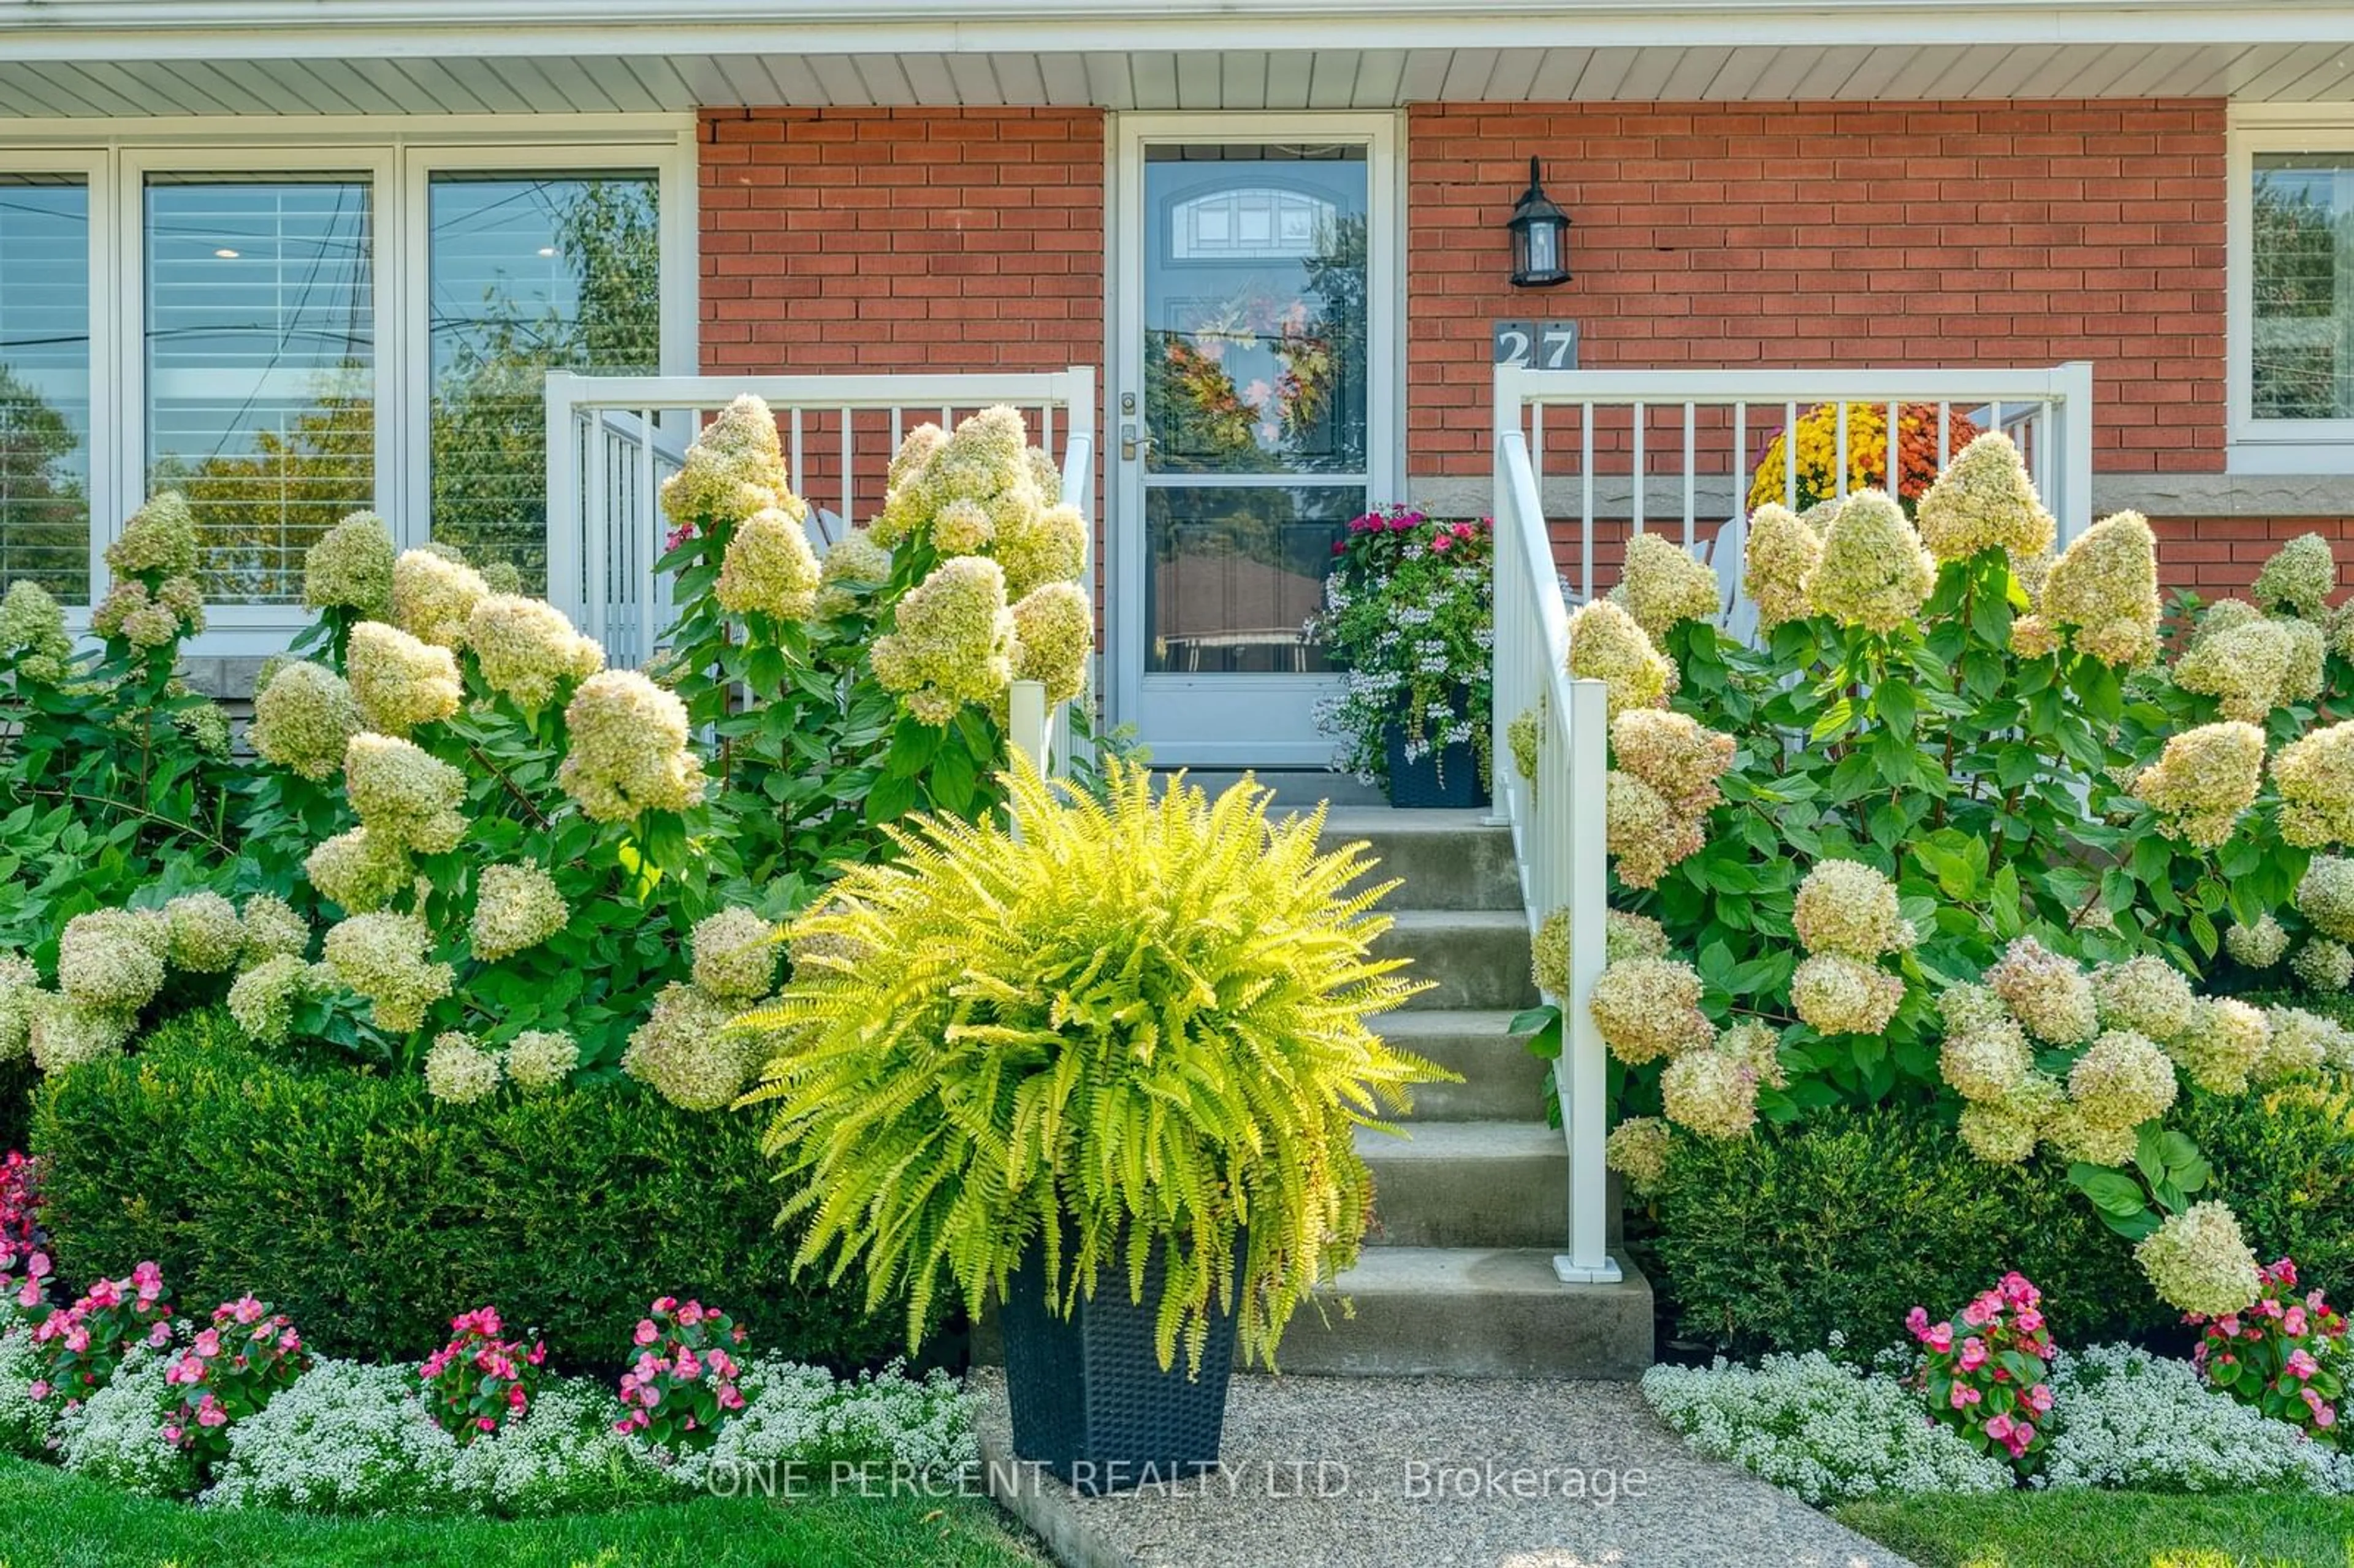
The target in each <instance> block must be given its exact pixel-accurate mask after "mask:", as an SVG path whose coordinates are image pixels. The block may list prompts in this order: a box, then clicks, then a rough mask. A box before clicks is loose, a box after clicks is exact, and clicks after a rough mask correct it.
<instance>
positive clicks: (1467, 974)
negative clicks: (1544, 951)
mask: <svg viewBox="0 0 2354 1568" xmlns="http://www.w3.org/2000/svg"><path fill="white" fill-rule="evenodd" d="M1390 914H1391V918H1392V919H1393V920H1394V922H1395V924H1394V925H1393V926H1392V927H1390V929H1389V930H1388V931H1387V932H1386V933H1384V935H1383V936H1382V937H1380V938H1377V939H1376V940H1375V941H1374V943H1373V951H1374V952H1375V953H1376V954H1378V955H1379V956H1381V957H1383V958H1404V959H1413V960H1414V961H1413V964H1412V965H1411V966H1410V967H1409V968H1408V969H1406V970H1405V973H1406V974H1407V975H1408V976H1410V977H1411V978H1413V979H1415V980H1430V981H1433V982H1435V983H1434V985H1433V987H1432V989H1431V990H1429V991H1425V992H1423V993H1422V994H1421V995H1420V996H1418V997H1416V998H1415V1000H1414V1001H1413V1003H1412V1004H1411V1005H1413V1006H1414V1007H1416V1008H1417V1009H1423V1008H1443V1009H1447V1010H1450V1011H1454V1010H1460V1009H1464V1008H1504V1009H1507V1010H1511V1011H1517V1010H1519V1009H1521V1008H1523V1007H1533V1006H1535V1005H1536V1001H1537V991H1536V987H1535V985H1534V984H1533V983H1532V982H1531V980H1529V923H1528V918H1527V916H1524V915H1522V912H1521V911H1520V910H1519V909H1518V908H1512V909H1419V908H1416V909H1398V910H1393V911H1391V912H1390Z"/></svg>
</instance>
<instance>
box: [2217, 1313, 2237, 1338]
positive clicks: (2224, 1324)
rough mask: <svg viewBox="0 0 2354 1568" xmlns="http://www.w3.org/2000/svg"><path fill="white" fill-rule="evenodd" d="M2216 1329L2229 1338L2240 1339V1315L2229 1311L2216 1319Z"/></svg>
mask: <svg viewBox="0 0 2354 1568" xmlns="http://www.w3.org/2000/svg"><path fill="white" fill-rule="evenodd" d="M2215 1331H2216V1332H2217V1333H2219V1334H2221V1335H2222V1336H2223V1337H2224V1338H2225V1339H2227V1340H2235V1339H2238V1338H2239V1337H2240V1319H2239V1317H2238V1315H2237V1314H2236V1313H2230V1312H2227V1313H2225V1314H2224V1315H2223V1316H2222V1317H2221V1318H2218V1319H2215Z"/></svg>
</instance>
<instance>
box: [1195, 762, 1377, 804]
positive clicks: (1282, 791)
mask: <svg viewBox="0 0 2354 1568" xmlns="http://www.w3.org/2000/svg"><path fill="white" fill-rule="evenodd" d="M1153 771H1154V772H1155V773H1157V774H1161V775H1162V776H1164V777H1165V776H1170V775H1173V774H1174V773H1175V772H1176V769H1175V768H1165V769H1164V768H1158V767H1156V768H1154V770H1153ZM1243 771H1244V770H1243V769H1242V768H1187V769H1186V770H1185V782H1186V783H1188V784H1191V785H1193V786H1194V787H1196V788H1198V789H1206V790H1208V791H1209V792H1210V794H1211V796H1212V797H1213V798H1214V797H1216V796H1217V795H1219V794H1220V793H1222V792H1224V791H1225V789H1227V788H1229V787H1230V786H1232V785H1234V784H1235V783H1236V782H1237V781H1239V780H1240V779H1241V778H1242V776H1243ZM1250 773H1251V776H1252V777H1253V778H1255V779H1257V780H1258V782H1259V783H1260V785H1261V786H1263V787H1264V788H1266V789H1269V790H1272V791H1273V792H1274V795H1275V809H1276V810H1277V811H1278V813H1280V812H1283V811H1306V810H1312V809H1313V808H1314V807H1315V805H1316V803H1317V802H1318V801H1320V800H1329V801H1331V803H1332V804H1333V805H1334V806H1378V807H1381V808H1382V809H1383V810H1387V809H1388V807H1389V803H1390V802H1389V797H1387V796H1386V795H1384V794H1383V793H1382V789H1381V786H1380V785H1378V784H1360V783H1359V782H1357V780H1356V779H1354V778H1352V776H1350V775H1349V774H1346V773H1335V772H1333V771H1332V770H1331V768H1252V769H1250Z"/></svg>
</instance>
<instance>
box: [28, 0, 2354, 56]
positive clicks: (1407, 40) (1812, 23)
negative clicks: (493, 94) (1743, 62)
mask: <svg viewBox="0 0 2354 1568" xmlns="http://www.w3.org/2000/svg"><path fill="white" fill-rule="evenodd" d="M1344 20H1345V22H1346V23H1347V26H1348V37H1349V41H1350V43H1351V45H1352V47H1355V48H1481V47H1492V48H1543V47H1549V46H1563V47H1576V48H1639V47H1643V46H1646V45H1658V44H1662V43H1673V44H1676V45H1679V46H1681V47H1686V48H1697V47H1722V48H1742V47H1747V46H1779V47H1799V46H1840V45H1846V46H1859V45H1861V46H1872V45H1904V46H1912V47H1925V46H1935V45H1994V46H2000V45H2012V46H2031V47H2032V46H2042V45H2051V46H2059V45H2067V44H2094V45H2109V44H2178V45H2179V44H2193V45H2195V44H2218V45H2232V46H2237V47H2241V48H2245V47H2247V46H2250V45H2257V44H2284V43H2285V44H2312V45H2320V46H2327V45H2333V44H2338V43H2354V4H2346V3H2343V0H2329V3H2326V4H2325V3H2320V0H2271V3H2268V4H2247V5H2219V4H2216V3H2214V0H1975V3H1974V4H1972V5H1968V6H1966V7H1961V6H1956V5H1953V4H1952V0H1805V3H1792V0H1679V3H1675V4H1670V5H1647V4H1639V3H1637V0H1487V4H1485V5H1482V6H1481V7H1480V8H1479V10H1478V11H1477V12H1474V13H1471V14H1468V15H1467V14H1466V13H1464V12H1463V11H1461V10H1458V9H1454V8H1451V7H1449V6H1447V5H1442V4H1437V3H1436V0H1223V3H1217V0H1211V3H1198V0H1197V3H1194V4H1182V3H1172V0H1025V3H1021V4H1000V3H996V0H877V3H875V4H872V5H848V4H844V0H674V3H673V4H672V5H667V6H664V7H660V8H652V9H650V8H649V7H647V6H646V5H644V4H642V0H628V3H624V0H504V3H503V4H501V5H497V6H495V7H484V6H483V5H482V4H481V3H480V0H43V3H40V4H32V5H0V37H5V38H6V40H7V45H6V51H7V54H8V56H9V58H13V59H17V60H27V61H29V60H42V59H57V60H71V59H89V58H111V59H174V58H204V57H218V56H220V55H222V54H223V53H225V52H234V53H236V54H240V55H245V56H261V57H265V58H321V57H344V58H403V57H409V56H419V57H430V56H447V55H451V54H455V53H463V54H474V55H482V54H490V55H587V56H605V55H623V54H643V53H648V52H652V53H657V54H722V55H735V54H772V53H793V54H861V53H875V54H891V53H896V52H898V51H901V50H906V49H920V50H923V51H925V52H927V53H932V54H938V53H968V52H990V51H1001V50H1003V51H1018V50H1046V51H1055V50H1072V49H1084V50H1091V51H1098V52H1100V51H1105V50H1110V51H1114V52H1119V51H1124V50H1172V49H1173V50H1198V49H1202V48H1248V49H1313V48H1329V47H1331V44H1332V41H1333V37H1334V35H1333V31H1332V29H1333V27H1334V26H1335V25H1336V23H1339V22H1341V21H1344Z"/></svg>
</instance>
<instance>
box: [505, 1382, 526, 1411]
mask: <svg viewBox="0 0 2354 1568" xmlns="http://www.w3.org/2000/svg"><path fill="white" fill-rule="evenodd" d="M530 1398H531V1395H529V1394H527V1393H524V1391H523V1384H521V1383H517V1384H515V1385H514V1387H513V1388H511V1389H509V1390H507V1408H508V1409H509V1410H521V1409H522V1408H523V1407H524V1404H525V1402H527V1401H528V1400H529V1399H530Z"/></svg>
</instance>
